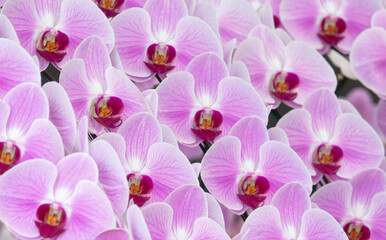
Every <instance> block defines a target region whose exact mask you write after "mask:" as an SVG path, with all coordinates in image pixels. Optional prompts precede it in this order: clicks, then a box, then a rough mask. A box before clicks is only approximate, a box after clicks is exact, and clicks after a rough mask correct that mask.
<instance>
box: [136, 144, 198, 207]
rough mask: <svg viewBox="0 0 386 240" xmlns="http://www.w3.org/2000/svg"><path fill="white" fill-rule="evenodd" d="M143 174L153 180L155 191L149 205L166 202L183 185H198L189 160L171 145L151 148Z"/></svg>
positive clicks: (157, 145)
mask: <svg viewBox="0 0 386 240" xmlns="http://www.w3.org/2000/svg"><path fill="white" fill-rule="evenodd" d="M141 173H143V174H146V175H148V176H150V177H151V178H152V180H153V184H154V189H153V191H152V193H151V198H150V200H149V203H152V202H162V201H164V200H165V199H166V197H167V196H168V195H169V194H170V193H171V192H172V191H173V190H175V189H177V188H179V187H181V186H183V185H186V184H195V185H198V181H197V175H196V173H195V172H194V169H193V168H192V166H191V164H190V162H189V160H188V159H187V158H186V156H185V155H184V154H183V153H182V152H181V151H180V150H179V149H178V148H177V147H175V146H172V145H170V144H169V143H162V142H159V143H155V144H153V145H152V146H151V147H150V148H149V151H148V153H147V160H146V165H145V166H144V169H143V170H142V171H141Z"/></svg>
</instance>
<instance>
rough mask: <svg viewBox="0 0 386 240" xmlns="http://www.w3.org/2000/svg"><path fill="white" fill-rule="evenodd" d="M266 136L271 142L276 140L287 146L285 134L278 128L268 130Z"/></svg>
mask: <svg viewBox="0 0 386 240" xmlns="http://www.w3.org/2000/svg"><path fill="white" fill-rule="evenodd" d="M268 136H269V140H271V141H272V140H276V141H279V142H282V143H285V144H287V145H289V141H288V137H287V134H286V133H285V132H284V130H283V129H281V128H279V127H273V128H270V129H268Z"/></svg>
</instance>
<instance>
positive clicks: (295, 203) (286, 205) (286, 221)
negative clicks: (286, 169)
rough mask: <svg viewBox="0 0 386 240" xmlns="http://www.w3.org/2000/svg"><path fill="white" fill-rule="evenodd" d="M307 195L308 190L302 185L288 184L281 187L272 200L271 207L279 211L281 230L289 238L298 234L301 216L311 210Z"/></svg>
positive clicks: (297, 183)
mask: <svg viewBox="0 0 386 240" xmlns="http://www.w3.org/2000/svg"><path fill="white" fill-rule="evenodd" d="M308 195H309V191H308V189H306V188H305V187H304V186H303V185H302V184H300V183H299V182H290V183H287V184H286V185H284V186H283V187H281V188H280V189H279V190H278V191H277V192H276V193H275V195H274V196H273V198H272V201H271V205H272V206H274V207H276V208H277V210H279V213H280V219H281V224H282V226H283V230H284V232H285V233H286V235H287V236H288V237H289V238H293V237H295V236H296V235H298V234H299V232H300V228H301V225H302V216H303V214H304V212H306V211H307V210H308V209H311V200H310V198H309V197H308ZM295 233H296V235H294V234H295Z"/></svg>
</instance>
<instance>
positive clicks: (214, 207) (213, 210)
mask: <svg viewBox="0 0 386 240" xmlns="http://www.w3.org/2000/svg"><path fill="white" fill-rule="evenodd" d="M205 197H206V201H207V202H208V218H210V219H212V220H213V221H215V222H216V223H217V224H218V225H219V226H220V227H222V228H223V229H225V221H224V215H223V213H222V210H221V207H220V204H219V203H218V202H217V200H216V199H215V198H214V197H213V196H212V195H211V194H210V193H205Z"/></svg>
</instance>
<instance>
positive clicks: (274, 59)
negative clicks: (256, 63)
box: [249, 25, 286, 71]
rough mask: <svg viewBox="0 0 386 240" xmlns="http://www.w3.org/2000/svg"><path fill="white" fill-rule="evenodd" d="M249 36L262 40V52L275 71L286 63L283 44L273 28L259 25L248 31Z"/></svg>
mask: <svg viewBox="0 0 386 240" xmlns="http://www.w3.org/2000/svg"><path fill="white" fill-rule="evenodd" d="M249 37H256V38H259V39H260V40H261V41H262V42H263V46H264V53H262V54H264V56H265V58H266V60H267V62H268V63H269V64H270V65H271V66H272V67H273V68H274V69H275V70H276V71H279V70H281V69H282V68H283V67H284V65H285V63H286V59H285V57H286V52H285V45H284V43H283V41H282V40H281V39H280V38H279V37H278V36H277V35H276V33H275V31H274V30H273V29H270V28H268V27H266V26H264V25H260V26H257V27H255V28H253V29H252V30H251V31H250V32H249Z"/></svg>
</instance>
